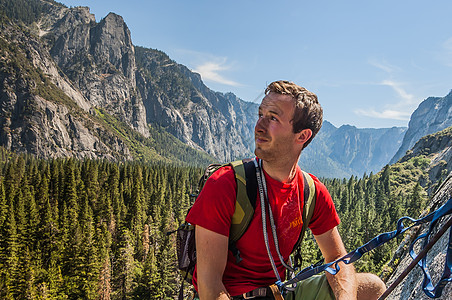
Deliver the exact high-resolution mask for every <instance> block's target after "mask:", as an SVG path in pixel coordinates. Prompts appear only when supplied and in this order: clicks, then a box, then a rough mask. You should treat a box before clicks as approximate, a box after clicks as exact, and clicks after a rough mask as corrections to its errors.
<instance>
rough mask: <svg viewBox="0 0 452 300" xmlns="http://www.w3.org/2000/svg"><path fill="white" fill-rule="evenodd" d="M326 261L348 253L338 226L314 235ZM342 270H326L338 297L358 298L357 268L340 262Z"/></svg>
mask: <svg viewBox="0 0 452 300" xmlns="http://www.w3.org/2000/svg"><path fill="white" fill-rule="evenodd" d="M314 237H315V239H316V241H317V244H318V245H319V248H320V251H322V254H323V257H324V258H325V261H326V262H332V261H335V260H336V259H338V258H341V257H342V256H344V255H345V254H347V252H346V250H345V247H344V244H343V243H342V239H341V236H340V235H339V232H338V231H337V227H334V228H333V229H331V230H329V231H327V232H325V233H323V234H320V235H315V236H314ZM340 267H341V269H340V271H339V272H338V273H337V274H336V275H331V274H330V273H328V272H326V277H327V279H328V283H329V284H330V286H331V289H332V290H333V292H334V295H335V297H336V299H338V300H339V299H356V297H357V286H356V279H355V269H354V267H353V266H352V265H346V264H344V263H340Z"/></svg>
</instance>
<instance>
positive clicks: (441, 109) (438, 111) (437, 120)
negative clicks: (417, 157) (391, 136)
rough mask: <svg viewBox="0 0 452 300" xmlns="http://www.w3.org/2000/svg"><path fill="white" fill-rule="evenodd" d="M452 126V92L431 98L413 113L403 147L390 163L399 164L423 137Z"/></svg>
mask: <svg viewBox="0 0 452 300" xmlns="http://www.w3.org/2000/svg"><path fill="white" fill-rule="evenodd" d="M449 126H452V91H451V92H450V93H449V94H448V95H447V96H445V97H429V98H427V99H425V100H424V101H423V102H421V104H419V107H418V108H417V109H416V110H415V111H414V112H413V114H412V115H411V118H410V122H409V124H408V130H407V132H406V134H405V136H404V137H403V142H402V145H401V146H400V149H399V150H398V151H397V153H396V154H395V155H394V157H393V158H392V159H391V161H390V163H391V164H392V163H395V162H397V161H398V160H399V159H400V158H402V157H403V156H404V155H405V153H406V151H408V150H409V149H410V148H411V147H413V146H414V144H415V143H416V142H417V141H418V140H419V139H420V138H422V137H423V136H426V135H428V134H431V133H435V132H438V131H441V130H443V129H444V128H447V127H449Z"/></svg>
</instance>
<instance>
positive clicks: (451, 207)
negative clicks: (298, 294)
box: [276, 198, 452, 298]
mask: <svg viewBox="0 0 452 300" xmlns="http://www.w3.org/2000/svg"><path fill="white" fill-rule="evenodd" d="M451 213H452V198H450V199H449V200H448V201H447V202H446V203H445V204H444V205H443V206H441V207H440V208H438V209H437V210H436V211H434V212H432V213H430V214H428V215H427V216H425V217H423V218H420V219H418V220H416V219H413V218H410V217H402V218H400V219H399V220H398V221H397V229H396V230H394V231H392V232H386V233H382V234H380V235H378V236H376V237H375V238H373V239H372V240H370V241H369V242H367V243H366V244H364V245H363V246H361V247H359V248H357V249H356V250H354V251H352V252H350V253H348V254H346V255H345V256H343V257H342V258H339V259H338V260H336V261H333V262H330V263H327V264H322V262H318V263H316V264H313V265H311V266H309V267H307V268H305V269H303V270H301V271H300V272H299V273H298V274H297V275H296V276H295V277H294V278H292V279H290V280H287V281H285V282H281V280H278V281H277V282H276V285H277V286H278V287H279V289H280V291H281V293H282V294H283V295H284V294H286V291H287V290H288V289H287V286H289V285H291V284H294V283H296V282H299V281H301V280H304V279H307V278H309V277H311V276H312V275H315V274H317V273H320V272H322V271H327V272H328V273H330V274H332V275H336V274H337V272H339V270H340V266H339V262H343V263H345V264H351V263H353V262H355V261H356V260H358V259H359V258H361V256H362V255H363V254H365V253H367V252H369V251H371V250H373V249H374V248H376V247H378V246H380V245H382V244H384V243H386V242H388V241H389V240H391V239H393V238H395V237H396V236H398V235H399V234H401V233H404V232H405V231H406V230H408V229H410V228H412V227H413V226H416V225H420V224H424V223H428V222H430V227H429V230H428V232H427V233H425V234H423V235H421V236H419V237H418V238H417V239H416V240H415V241H414V242H413V243H412V244H411V247H410V255H411V257H413V258H414V257H415V254H414V251H413V247H414V244H415V243H416V242H417V240H419V239H425V240H424V246H426V244H427V243H428V240H429V235H430V233H431V232H432V229H433V227H434V226H435V224H436V223H437V221H438V220H439V219H440V218H441V217H443V216H446V215H449V214H451ZM405 220H408V221H411V222H413V224H412V225H410V226H408V227H405V225H404V224H403V222H404V221H405ZM449 223H450V222H448V223H447V224H449ZM448 228H451V226H450V225H449V226H446V228H445V230H447V229H448ZM418 265H419V266H420V267H421V269H422V270H423V272H424V282H423V290H424V292H425V293H426V294H427V296H429V297H431V298H437V297H440V296H441V293H442V290H443V288H444V286H445V285H446V284H447V283H448V282H450V281H452V275H451V274H452V229H451V232H450V236H449V244H448V249H447V255H446V262H445V268H444V273H443V276H442V277H441V279H440V281H439V282H438V283H437V285H436V286H435V287H433V285H432V283H431V277H430V274H429V272H428V271H427V262H426V258H425V257H423V258H422V259H421V260H420V262H419V263H418ZM332 266H334V267H332Z"/></svg>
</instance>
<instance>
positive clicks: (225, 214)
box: [186, 166, 236, 236]
mask: <svg viewBox="0 0 452 300" xmlns="http://www.w3.org/2000/svg"><path fill="white" fill-rule="evenodd" d="M235 199H236V182H235V175H234V171H233V169H232V167H230V166H224V167H222V168H220V169H218V170H217V171H216V172H215V173H213V174H212V175H211V176H210V177H209V179H207V181H206V184H205V185H204V187H203V189H202V190H201V192H200V194H199V196H198V198H197V199H196V201H195V203H194V204H193V206H192V208H191V209H190V212H189V213H188V215H187V217H186V221H187V222H189V223H191V224H194V225H198V226H201V227H204V228H206V229H208V230H211V231H213V232H216V233H219V234H222V235H225V236H229V229H230V227H231V219H232V215H233V214H234V210H235Z"/></svg>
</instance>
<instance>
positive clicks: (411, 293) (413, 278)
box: [386, 174, 452, 300]
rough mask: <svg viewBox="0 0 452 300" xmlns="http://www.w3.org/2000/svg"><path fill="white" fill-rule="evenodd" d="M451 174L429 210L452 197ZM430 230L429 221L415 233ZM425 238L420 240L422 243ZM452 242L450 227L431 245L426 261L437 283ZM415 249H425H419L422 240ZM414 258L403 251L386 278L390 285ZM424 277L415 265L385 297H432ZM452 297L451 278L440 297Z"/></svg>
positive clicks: (405, 298) (403, 299)
mask: <svg viewBox="0 0 452 300" xmlns="http://www.w3.org/2000/svg"><path fill="white" fill-rule="evenodd" d="M451 191H452V174H450V175H449V177H448V178H447V179H446V181H445V182H444V184H443V186H442V187H441V188H440V189H439V190H438V192H436V193H435V195H434V196H433V198H432V200H431V203H430V211H434V210H436V209H437V208H438V207H440V206H441V205H443V204H444V203H446V202H447V201H448V200H449V199H450V198H451V197H452V192H451ZM449 218H450V216H447V217H444V218H442V219H441V220H440V221H439V222H438V224H437V225H436V226H435V228H436V229H435V231H434V232H433V233H432V235H431V236H433V235H434V233H435V232H437V230H438V228H440V227H441V226H442V225H444V223H446V222H447V221H448V220H449ZM427 230H428V228H427V225H423V226H422V227H421V229H420V230H419V231H418V232H417V234H416V235H414V236H416V237H417V236H419V235H420V234H424V233H426V232H427ZM411 241H412V239H410V237H408V238H407V239H406V240H404V242H402V244H401V245H400V247H399V248H400V249H403V247H404V246H405V247H406V246H408V245H409V244H410V243H411ZM422 242H423V241H421V243H422ZM448 244H449V230H448V231H446V233H445V234H444V235H443V236H442V237H441V238H440V239H439V240H438V242H437V243H436V244H435V245H434V246H433V247H432V248H431V249H430V251H429V252H428V255H427V264H428V266H429V268H428V269H429V272H430V274H431V277H432V283H433V284H434V285H436V283H437V282H438V280H439V278H440V277H441V275H442V272H443V270H444V262H445V257H446V251H447V247H448ZM414 249H415V252H416V253H419V252H420V251H421V250H422V249H420V245H419V243H417V244H416V246H415V247H414ZM411 262H412V259H411V256H409V254H408V253H407V251H404V252H403V254H402V255H401V261H400V263H399V265H398V267H397V269H396V270H395V272H394V273H393V274H392V276H391V277H390V279H389V280H388V282H387V286H390V285H391V284H392V283H393V282H394V281H395V280H396V279H397V277H399V276H400V274H401V273H402V272H403V271H404V270H405V269H406V267H407V266H408V265H409V264H410V263H411ZM423 279H424V275H423V273H422V271H421V269H420V268H419V267H418V266H416V267H415V268H414V269H413V270H412V271H411V272H410V273H409V274H408V276H407V277H406V278H405V279H404V280H403V282H402V283H401V284H399V285H398V286H397V287H396V288H395V289H394V290H393V291H392V293H391V294H390V295H389V296H388V297H387V298H386V299H393V300H396V299H400V300H407V299H431V298H429V297H428V296H427V295H426V294H425V293H424V292H423V290H422V281H423ZM451 298H452V284H451V283H450V282H449V283H448V284H447V286H446V287H445V288H444V290H443V293H442V296H441V297H440V298H437V299H451Z"/></svg>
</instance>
